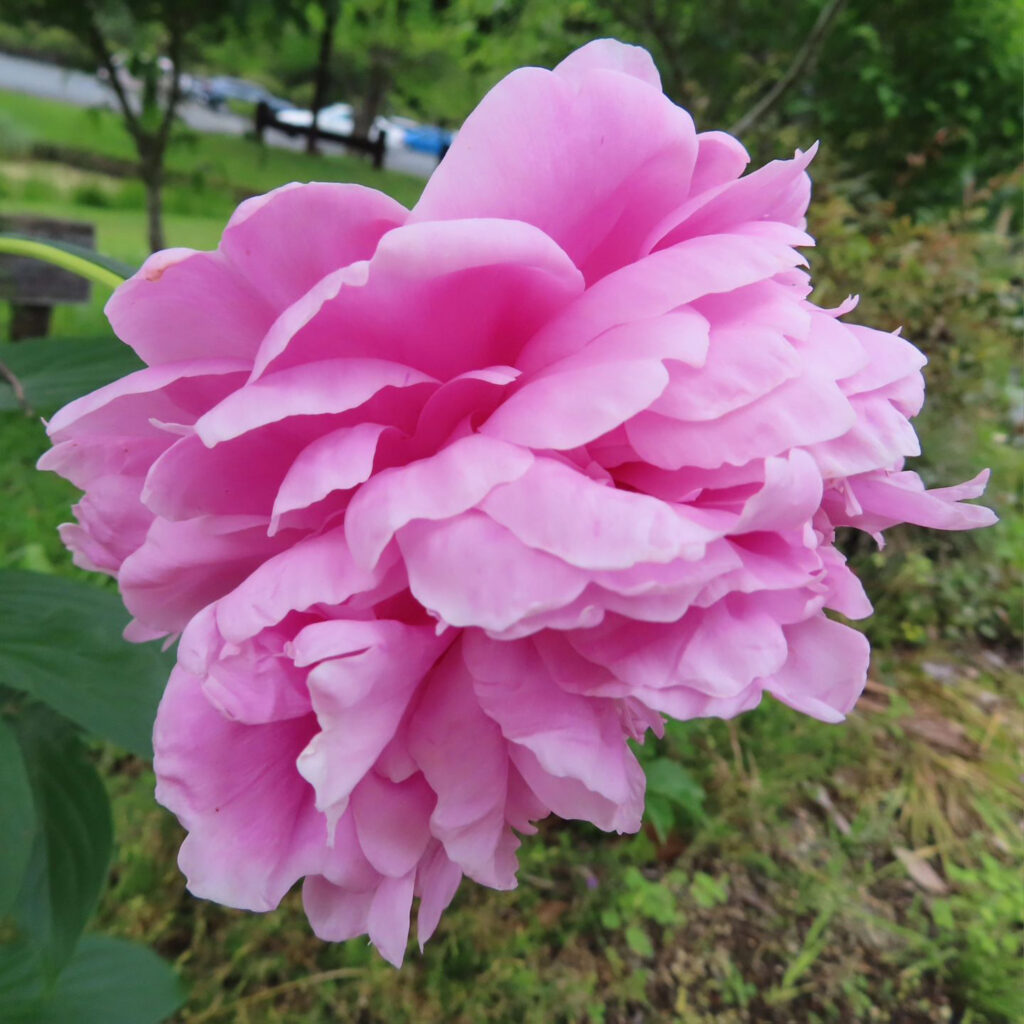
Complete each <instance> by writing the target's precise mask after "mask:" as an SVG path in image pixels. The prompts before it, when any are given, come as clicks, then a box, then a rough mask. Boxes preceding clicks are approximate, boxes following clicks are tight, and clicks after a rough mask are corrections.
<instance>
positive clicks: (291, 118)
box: [275, 103, 355, 135]
mask: <svg viewBox="0 0 1024 1024" xmlns="http://www.w3.org/2000/svg"><path fill="white" fill-rule="evenodd" d="M275 120H276V121H277V124H278V125H279V126H280V127H281V128H282V129H284V131H286V132H287V131H288V129H289V128H292V129H295V130H296V131H308V130H309V129H310V127H311V126H312V124H313V112H312V111H311V110H300V109H298V108H292V109H291V110H281V111H278V114H277V117H276V119H275ZM316 125H317V128H318V129H319V130H320V131H325V132H333V133H334V134H336V135H351V134H352V129H353V128H354V127H355V118H354V116H353V113H352V107H351V105H350V104H348V103H331V104H329V105H328V106H326V107H321V108H320V112H319V113H318V114H317V118H316ZM290 134H295V132H294V131H293V132H291V133H290Z"/></svg>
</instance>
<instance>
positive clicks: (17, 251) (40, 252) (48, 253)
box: [0, 236, 124, 288]
mask: <svg viewBox="0 0 1024 1024" xmlns="http://www.w3.org/2000/svg"><path fill="white" fill-rule="evenodd" d="M0 253H2V254H6V255H8V256H28V257H30V258H31V259H35V260H42V261H43V262H44V263H52V264H53V266H55V267H60V268H61V269H62V270H68V271H70V272H71V273H72V274H78V275H79V276H80V277H84V278H87V279H88V280H90V281H92V282H94V283H95V284H99V285H103V286H104V287H105V288H117V287H118V286H119V285H122V284H124V278H123V277H121V276H120V275H119V274H115V273H114V272H113V271H112V270H107V268H106V267H101V266H99V264H97V263H92V262H90V261H89V260H87V259H84V258H83V257H81V256H76V255H75V254H74V253H70V252H66V251H65V250H64V249H60V248H58V247H57V246H55V245H50V244H49V243H47V242H40V241H35V240H34V239H29V238H11V237H9V236H8V237H3V236H0Z"/></svg>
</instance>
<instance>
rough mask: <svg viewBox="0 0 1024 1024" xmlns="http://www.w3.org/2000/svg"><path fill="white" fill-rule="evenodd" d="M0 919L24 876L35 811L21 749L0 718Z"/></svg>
mask: <svg viewBox="0 0 1024 1024" xmlns="http://www.w3.org/2000/svg"><path fill="white" fill-rule="evenodd" d="M0 822H2V823H3V830H4V835H3V841H2V842H0V916H3V915H4V914H6V913H7V911H8V910H10V909H11V905H12V904H13V903H14V900H15V898H16V897H17V895H18V892H19V891H20V889H21V881H22V879H23V878H24V877H25V869H26V868H27V867H28V858H29V855H30V854H31V853H32V841H33V839H34V838H35V832H36V812H35V806H34V804H33V801H32V788H31V786H30V785H29V780H28V773H27V772H26V771H25V760H24V758H23V757H22V756H21V747H20V746H18V741H17V739H15V736H14V733H13V732H12V731H11V729H10V727H9V726H8V724H7V722H6V721H5V720H4V719H3V718H0Z"/></svg>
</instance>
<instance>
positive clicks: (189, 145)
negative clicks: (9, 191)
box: [0, 90, 423, 205]
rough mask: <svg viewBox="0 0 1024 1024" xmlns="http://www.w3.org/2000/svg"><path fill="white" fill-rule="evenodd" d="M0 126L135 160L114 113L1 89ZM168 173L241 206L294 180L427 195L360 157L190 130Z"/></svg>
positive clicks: (179, 140) (407, 199)
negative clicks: (242, 197) (241, 199)
mask: <svg viewBox="0 0 1024 1024" xmlns="http://www.w3.org/2000/svg"><path fill="white" fill-rule="evenodd" d="M0 121H2V122H3V123H5V125H6V131H7V133H8V134H14V135H17V136H19V137H21V138H22V139H24V138H25V137H27V138H28V139H29V140H30V141H31V142H34V143H50V144H52V145H57V146H61V147H68V148H71V149H81V150H84V151H88V152H89V153H91V154H94V155H98V156H102V157H110V158H113V159H115V160H130V161H134V160H135V158H136V154H135V150H134V147H133V145H132V141H131V139H130V138H129V136H128V133H127V132H126V131H125V129H124V126H123V122H122V120H121V118H120V117H118V116H117V115H116V114H114V113H113V112H111V111H107V110H97V109H88V108H81V107H73V106H70V105H68V104H65V103H59V102H56V101H54V100H45V99H40V98H38V97H35V96H23V95H21V94H20V93H13V92H6V91H2V90H0ZM2 144H3V137H2V135H0V145H2ZM2 156H3V151H2V149H0V157H2ZM167 170H168V173H169V174H170V175H172V176H176V177H177V178H178V179H179V180H184V181H185V182H186V183H187V184H188V185H189V186H191V187H192V188H197V187H198V188H216V189H220V190H226V191H228V192H229V194H231V195H233V196H234V198H235V201H236V202H237V198H238V195H239V193H243V192H244V193H249V194H251V195H256V194H259V193H261V192H267V191H269V190H270V189H272V188H277V186H279V185H283V184H285V183H286V182H289V181H350V182H354V183H356V184H360V185H368V186H370V187H372V188H378V189H381V190H382V191H384V192H387V193H388V194H389V195H392V196H394V197H395V198H396V199H398V200H399V202H402V203H405V204H406V205H412V204H413V203H415V202H416V200H417V199H418V198H419V194H420V192H421V191H422V189H423V181H421V180H420V179H418V178H415V177H412V176H411V175H407V174H401V173H399V172H397V171H388V170H383V171H376V170H374V169H373V167H372V166H370V164H369V163H368V162H367V161H366V160H364V159H363V158H361V157H354V156H333V155H332V156H307V155H306V154H305V153H296V152H292V151H291V150H283V149H274V148H272V147H270V146H260V145H258V144H257V143H255V142H252V141H250V140H248V139H244V138H238V137H234V136H227V135H198V134H196V133H194V132H189V131H186V130H184V129H179V131H178V132H177V134H176V138H175V142H174V144H173V145H172V146H171V149H170V151H169V152H168V155H167Z"/></svg>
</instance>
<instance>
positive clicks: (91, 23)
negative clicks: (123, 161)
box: [82, 3, 141, 139]
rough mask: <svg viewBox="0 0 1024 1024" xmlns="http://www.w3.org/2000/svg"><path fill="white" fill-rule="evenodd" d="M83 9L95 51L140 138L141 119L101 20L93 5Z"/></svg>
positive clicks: (131, 127)
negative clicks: (127, 91)
mask: <svg viewBox="0 0 1024 1024" xmlns="http://www.w3.org/2000/svg"><path fill="white" fill-rule="evenodd" d="M82 7H83V10H84V11H85V30H86V33H87V35H88V36H89V42H90V44H91V45H92V49H93V52H94V53H95V55H96V56H97V57H98V58H99V61H100V64H101V65H102V66H103V67H104V68H105V69H106V72H107V74H108V75H109V76H110V85H111V88H112V89H113V90H114V95H115V96H116V97H117V101H118V103H119V104H120V106H121V112H122V113H123V114H124V119H125V123H126V124H127V125H128V131H130V132H131V133H132V135H133V136H134V137H135V138H136V139H138V136H139V132H140V130H141V125H140V124H139V119H138V118H137V117H136V116H135V111H134V110H132V105H131V103H130V102H129V100H128V95H127V93H126V92H125V91H124V86H123V85H122V84H121V79H120V78H119V77H118V74H117V67H116V66H115V65H114V58H113V56H112V55H111V53H110V48H109V47H108V46H107V41H106V40H105V39H104V38H103V32H102V31H101V30H100V26H99V22H97V20H96V12H95V11H94V10H93V8H92V6H91V5H90V4H87V3H83V4H82Z"/></svg>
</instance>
